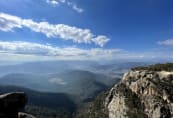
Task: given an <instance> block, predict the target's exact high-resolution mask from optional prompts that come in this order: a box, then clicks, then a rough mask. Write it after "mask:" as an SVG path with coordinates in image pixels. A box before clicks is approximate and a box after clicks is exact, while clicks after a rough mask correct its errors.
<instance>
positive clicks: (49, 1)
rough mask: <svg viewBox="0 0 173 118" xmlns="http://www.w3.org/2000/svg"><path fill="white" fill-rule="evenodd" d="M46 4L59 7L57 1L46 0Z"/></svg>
mask: <svg viewBox="0 0 173 118" xmlns="http://www.w3.org/2000/svg"><path fill="white" fill-rule="evenodd" d="M46 2H47V3H48V4H50V5H52V6H57V5H58V4H59V2H58V1H56V0H46Z"/></svg>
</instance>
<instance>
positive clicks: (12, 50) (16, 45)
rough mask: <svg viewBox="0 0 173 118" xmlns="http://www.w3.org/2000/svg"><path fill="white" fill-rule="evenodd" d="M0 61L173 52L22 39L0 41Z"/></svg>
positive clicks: (153, 56)
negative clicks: (65, 45)
mask: <svg viewBox="0 0 173 118" xmlns="http://www.w3.org/2000/svg"><path fill="white" fill-rule="evenodd" d="M0 57H1V58H0V61H1V62H7V61H9V62H28V61H48V60H98V61H106V60H128V61H130V60H140V61H142V60H144V61H146V60H152V59H153V60H157V59H170V60H171V59H173V52H172V51H170V52H167V53H165V52H162V51H157V52H156V51H151V52H142V53H141V52H140V53H133V52H128V51H124V50H122V49H115V48H113V49H103V48H92V49H82V48H78V47H57V46H52V45H50V44H38V43H32V42H22V41H13V42H8V41H0Z"/></svg>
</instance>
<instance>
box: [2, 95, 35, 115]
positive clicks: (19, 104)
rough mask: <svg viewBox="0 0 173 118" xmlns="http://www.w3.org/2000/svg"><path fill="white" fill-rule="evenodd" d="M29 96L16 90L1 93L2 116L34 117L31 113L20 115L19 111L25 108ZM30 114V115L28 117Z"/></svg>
mask: <svg viewBox="0 0 173 118" xmlns="http://www.w3.org/2000/svg"><path fill="white" fill-rule="evenodd" d="M26 103H27V96H26V94H25V93H23V92H14V93H7V94H3V95H0V118H18V117H19V116H20V118H33V117H29V115H27V114H25V115H20V114H19V111H21V110H23V109H24V106H25V105H26ZM27 116H28V117H27Z"/></svg>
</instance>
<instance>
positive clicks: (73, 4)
mask: <svg viewBox="0 0 173 118" xmlns="http://www.w3.org/2000/svg"><path fill="white" fill-rule="evenodd" d="M67 4H68V6H70V7H71V8H72V9H73V10H75V11H76V12H78V13H82V12H83V11H84V10H83V9H82V8H80V7H78V6H77V5H76V4H75V3H72V2H67Z"/></svg>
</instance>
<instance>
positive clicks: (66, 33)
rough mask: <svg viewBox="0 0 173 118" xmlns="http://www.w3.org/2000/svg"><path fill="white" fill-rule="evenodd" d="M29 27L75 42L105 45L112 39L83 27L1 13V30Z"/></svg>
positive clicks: (52, 36)
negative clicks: (37, 20)
mask: <svg viewBox="0 0 173 118" xmlns="http://www.w3.org/2000/svg"><path fill="white" fill-rule="evenodd" d="M23 27H26V28H29V29H30V30H32V31H34V32H39V33H43V34H44V35H46V36H47V37H48V38H61V39H64V40H72V41H73V42H75V43H85V44H90V43H94V44H96V45H99V46H101V47H103V46H104V45H105V44H106V43H107V42H108V41H109V40H110V39H109V38H108V37H106V36H104V35H98V36H97V35H95V34H93V33H92V32H91V31H90V30H89V29H81V28H78V27H75V26H69V25H65V24H55V25H53V24H49V23H48V22H34V21H33V20H31V19H22V18H20V17H17V16H13V15H9V14H5V13H0V30H1V31H6V32H7V31H13V29H14V28H23Z"/></svg>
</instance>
